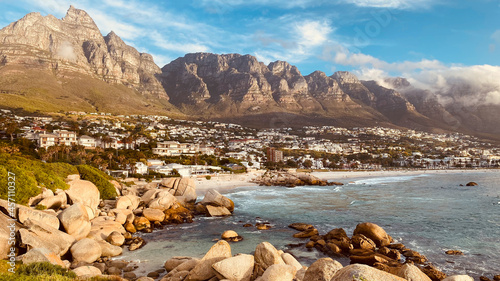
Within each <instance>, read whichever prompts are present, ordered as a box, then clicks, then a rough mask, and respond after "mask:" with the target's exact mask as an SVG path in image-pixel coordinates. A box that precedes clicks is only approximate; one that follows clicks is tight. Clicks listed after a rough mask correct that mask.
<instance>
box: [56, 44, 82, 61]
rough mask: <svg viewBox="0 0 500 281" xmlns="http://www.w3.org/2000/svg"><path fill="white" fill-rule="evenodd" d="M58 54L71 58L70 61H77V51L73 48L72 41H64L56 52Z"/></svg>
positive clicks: (64, 57)
mask: <svg viewBox="0 0 500 281" xmlns="http://www.w3.org/2000/svg"><path fill="white" fill-rule="evenodd" d="M56 54H57V56H59V57H61V58H63V59H66V60H69V61H73V62H74V61H76V60H77V56H76V54H75V51H74V50H73V45H71V43H70V42H68V41H64V42H62V44H61V46H59V48H58V49H57V52H56Z"/></svg>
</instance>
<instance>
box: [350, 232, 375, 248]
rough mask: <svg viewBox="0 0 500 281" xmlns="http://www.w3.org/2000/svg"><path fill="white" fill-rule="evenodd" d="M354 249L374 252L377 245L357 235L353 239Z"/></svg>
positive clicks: (361, 235)
mask: <svg viewBox="0 0 500 281" xmlns="http://www.w3.org/2000/svg"><path fill="white" fill-rule="evenodd" d="M351 242H352V245H353V247H354V249H361V250H368V251H374V250H375V248H376V247H377V245H375V242H373V241H372V240H371V239H370V238H368V237H366V236H364V235H363V234H356V235H354V236H353V237H352V238H351Z"/></svg>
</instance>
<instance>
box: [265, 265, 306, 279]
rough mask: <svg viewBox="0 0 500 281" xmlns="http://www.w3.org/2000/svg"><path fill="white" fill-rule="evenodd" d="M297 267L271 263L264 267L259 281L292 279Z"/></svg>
mask: <svg viewBox="0 0 500 281" xmlns="http://www.w3.org/2000/svg"><path fill="white" fill-rule="evenodd" d="M295 273H297V269H295V267H293V266H291V265H286V264H273V265H271V266H270V267H268V268H267V269H266V271H265V272H264V274H263V275H262V277H261V279H260V280H261V281H292V280H293V278H294V277H295Z"/></svg>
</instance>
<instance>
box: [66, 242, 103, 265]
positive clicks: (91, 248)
mask: <svg viewBox="0 0 500 281" xmlns="http://www.w3.org/2000/svg"><path fill="white" fill-rule="evenodd" d="M70 251H71V255H72V256H73V260H74V261H76V262H86V263H93V262H95V261H96V260H97V259H98V258H100V257H101V255H102V249H101V246H100V245H99V243H97V242H96V241H95V240H93V239H89V238H84V239H82V240H80V241H78V242H76V243H75V244H73V246H71V249H70Z"/></svg>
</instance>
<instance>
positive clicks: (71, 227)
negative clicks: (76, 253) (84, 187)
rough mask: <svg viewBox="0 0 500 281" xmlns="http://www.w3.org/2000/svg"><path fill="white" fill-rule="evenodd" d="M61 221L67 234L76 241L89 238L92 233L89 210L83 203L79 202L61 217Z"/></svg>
mask: <svg viewBox="0 0 500 281" xmlns="http://www.w3.org/2000/svg"><path fill="white" fill-rule="evenodd" d="M58 217H59V220H60V221H61V224H62V225H63V227H64V229H65V230H66V233H68V234H69V235H71V236H73V237H74V238H75V239H76V240H80V239H83V238H85V237H87V235H88V234H89V232H90V228H91V224H90V221H89V215H88V212H87V209H86V208H85V206H84V205H83V203H81V202H77V203H75V204H73V205H71V206H70V207H68V208H67V209H65V210H64V211H62V212H61V213H60V214H59V215H58Z"/></svg>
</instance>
